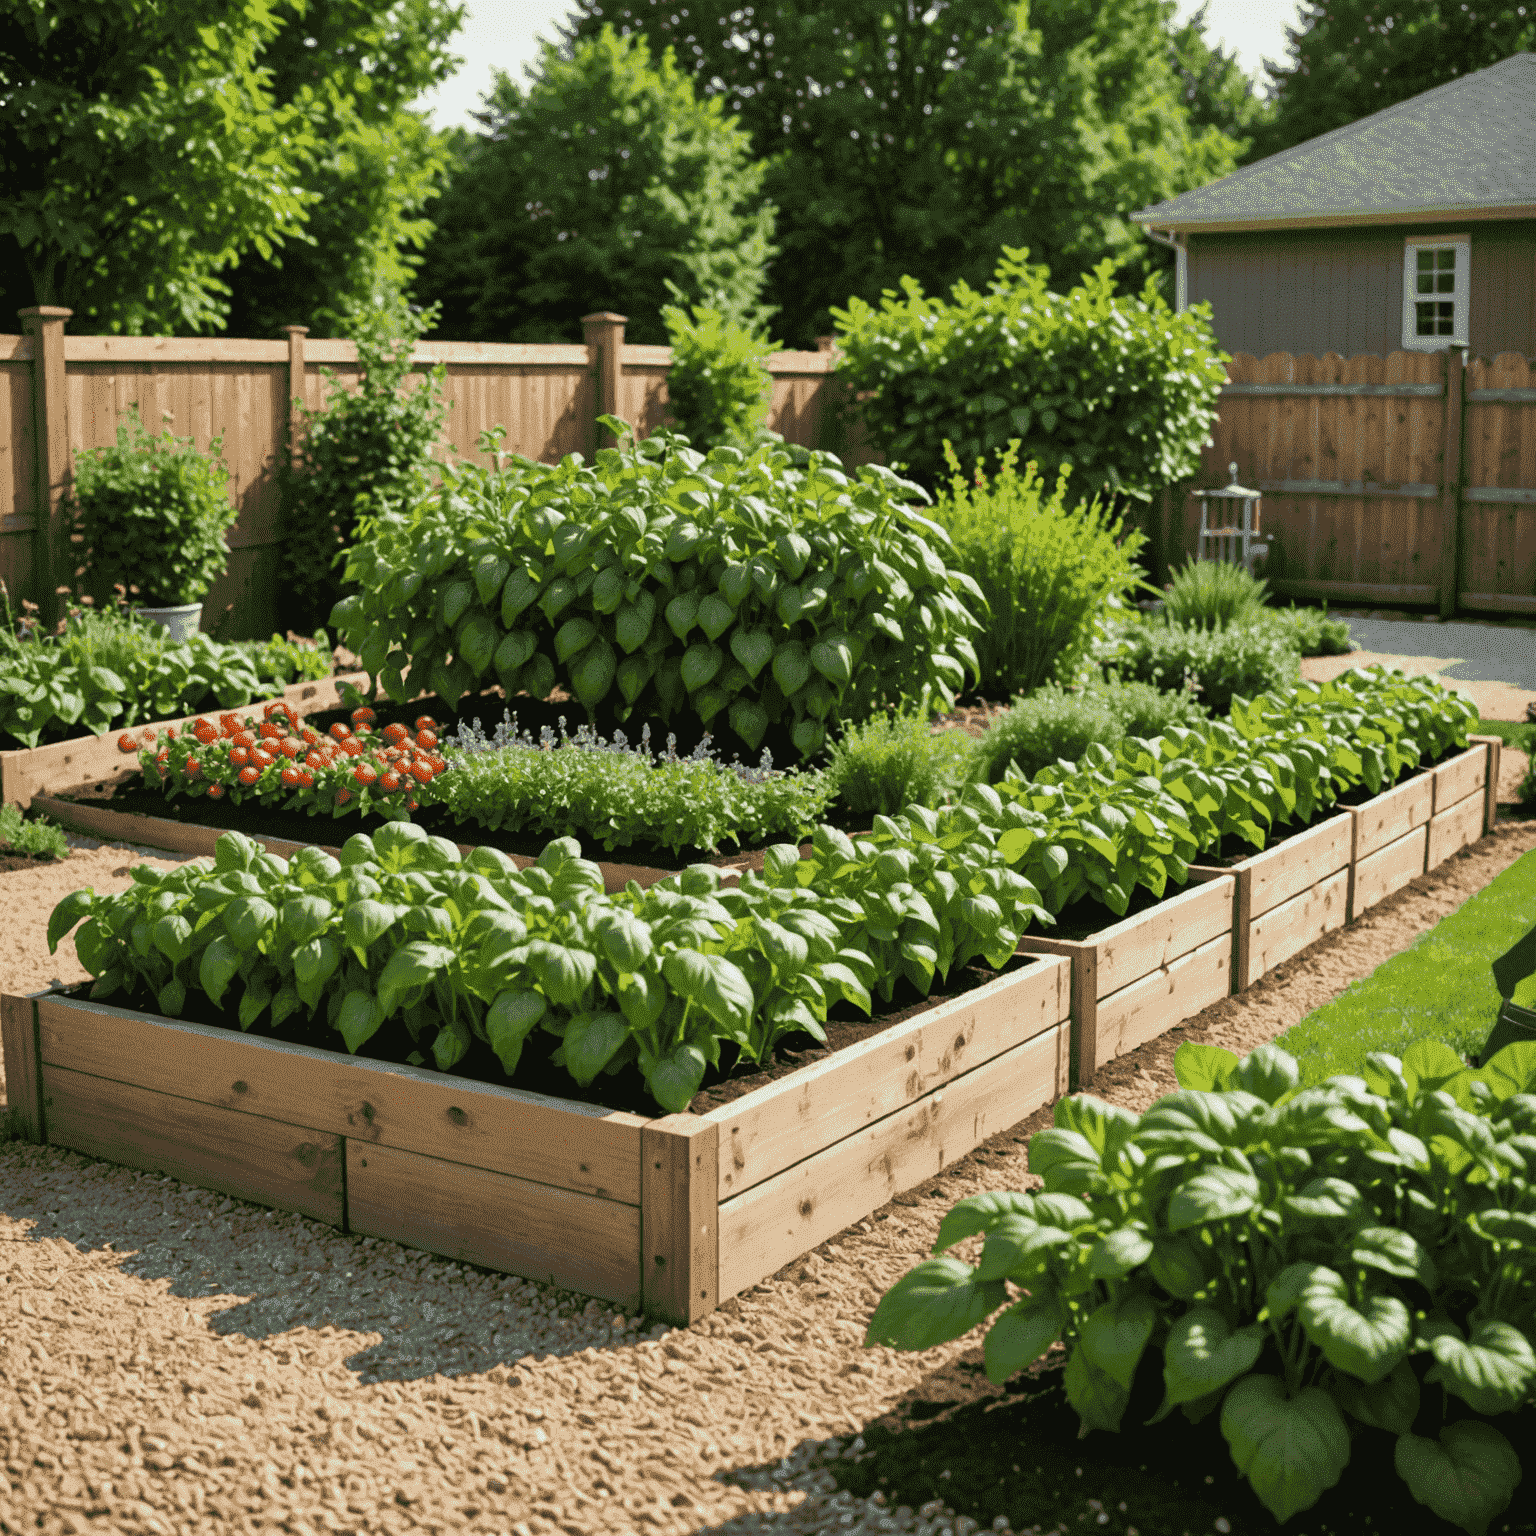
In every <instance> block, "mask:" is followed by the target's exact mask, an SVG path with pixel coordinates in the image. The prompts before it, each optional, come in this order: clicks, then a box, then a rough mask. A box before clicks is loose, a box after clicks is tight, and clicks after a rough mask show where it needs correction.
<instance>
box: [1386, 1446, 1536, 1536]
mask: <svg viewBox="0 0 1536 1536" xmlns="http://www.w3.org/2000/svg"><path fill="white" fill-rule="evenodd" d="M1392 1460H1393V1465H1394V1466H1396V1468H1397V1475H1398V1476H1399V1477H1401V1478H1402V1480H1403V1481H1404V1482H1405V1483H1407V1485H1408V1491H1409V1492H1410V1493H1411V1494H1412V1495H1413V1496H1414V1498H1415V1499H1417V1500H1418V1502H1419V1503H1420V1504H1422V1505H1424V1506H1425V1508H1427V1509H1431V1510H1433V1511H1434V1512H1435V1514H1437V1515H1439V1517H1440V1518H1441V1519H1442V1520H1445V1521H1448V1522H1449V1523H1450V1524H1451V1525H1458V1526H1460V1527H1461V1529H1462V1530H1464V1531H1466V1532H1467V1536H1484V1532H1486V1531H1487V1529H1488V1526H1489V1524H1490V1523H1491V1522H1492V1521H1493V1520H1494V1519H1495V1518H1496V1517H1497V1516H1498V1515H1500V1514H1502V1513H1503V1512H1504V1510H1505V1509H1506V1508H1508V1506H1509V1501H1510V1500H1511V1499H1512V1498H1513V1497H1514V1493H1515V1488H1516V1487H1517V1486H1518V1484H1519V1482H1520V1457H1519V1455H1518V1454H1517V1453H1516V1451H1515V1448H1514V1447H1513V1446H1512V1445H1511V1444H1510V1443H1509V1441H1508V1440H1506V1439H1505V1438H1504V1436H1503V1435H1501V1434H1500V1433H1499V1431H1498V1430H1496V1429H1495V1428H1494V1427H1493V1425H1492V1424H1484V1423H1483V1422H1482V1421H1481V1420H1478V1419H1458V1420H1457V1421H1456V1422H1455V1423H1454V1424H1447V1425H1446V1426H1445V1428H1444V1429H1442V1430H1441V1431H1440V1438H1439V1439H1438V1440H1428V1439H1425V1438H1424V1437H1423V1436H1422V1435H1410V1434H1404V1435H1402V1436H1400V1437H1399V1439H1398V1442H1397V1448H1396V1450H1395V1451H1394V1452H1393V1457H1392Z"/></svg>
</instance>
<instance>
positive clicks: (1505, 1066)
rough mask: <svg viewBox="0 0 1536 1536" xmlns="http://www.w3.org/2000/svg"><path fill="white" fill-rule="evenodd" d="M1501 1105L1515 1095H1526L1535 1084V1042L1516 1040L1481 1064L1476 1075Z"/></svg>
mask: <svg viewBox="0 0 1536 1536" xmlns="http://www.w3.org/2000/svg"><path fill="white" fill-rule="evenodd" d="M1477 1076H1478V1077H1480V1078H1481V1079H1482V1080H1483V1081H1484V1082H1485V1083H1487V1084H1488V1086H1489V1087H1490V1088H1491V1089H1492V1090H1493V1096H1494V1098H1495V1099H1496V1100H1497V1101H1498V1102H1500V1103H1503V1101H1504V1100H1505V1099H1508V1098H1511V1097H1513V1096H1514V1095H1515V1094H1517V1093H1528V1092H1529V1091H1530V1089H1531V1085H1532V1084H1533V1083H1536V1040H1516V1041H1514V1042H1513V1043H1512V1044H1510V1045H1506V1046H1505V1047H1504V1048H1503V1049H1502V1050H1500V1051H1499V1052H1498V1054H1497V1055H1495V1056H1493V1057H1492V1058H1491V1059H1490V1060H1488V1061H1486V1062H1484V1063H1483V1066H1482V1068H1481V1069H1480V1070H1479V1072H1478V1073H1477Z"/></svg>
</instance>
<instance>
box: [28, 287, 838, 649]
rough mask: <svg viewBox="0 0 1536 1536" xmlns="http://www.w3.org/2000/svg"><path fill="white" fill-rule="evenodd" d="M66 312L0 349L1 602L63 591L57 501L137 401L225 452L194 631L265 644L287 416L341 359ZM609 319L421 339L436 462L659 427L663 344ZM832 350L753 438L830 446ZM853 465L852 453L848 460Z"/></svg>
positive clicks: (293, 343)
mask: <svg viewBox="0 0 1536 1536" xmlns="http://www.w3.org/2000/svg"><path fill="white" fill-rule="evenodd" d="M69 316H70V311H69V310H67V309H54V308H36V309H26V310H23V311H22V312H21V318H22V326H23V332H24V334H22V335H20V336H0V580H3V581H4V582H5V585H6V588H7V589H8V591H9V593H10V596H11V602H12V604H13V605H15V604H17V603H18V602H19V600H20V599H22V598H27V599H30V600H31V601H33V602H36V603H38V604H40V605H41V606H42V608H43V610H44V612H45V613H47V614H50V615H51V614H52V613H54V612H55V611H56V606H55V598H54V594H55V590H56V589H57V588H59V587H62V586H70V585H72V584H73V582H74V573H75V565H76V561H75V557H74V554H73V552H72V548H71V545H70V542H69V530H68V528H67V527H66V525H65V513H64V503H65V498H66V493H67V491H68V489H69V484H70V478H71V471H72V466H73V463H74V456H75V455H76V454H77V453H79V452H81V451H82V450H83V449H88V448H95V447H98V446H101V445H104V444H108V443H111V442H113V441H114V440H115V437H116V432H117V426H118V422H119V419H120V417H121V413H122V412H123V410H124V409H125V408H126V407H127V406H128V405H129V404H131V403H135V402H136V403H137V404H138V407H139V413H140V415H141V416H142V418H143V420H144V423H145V425H146V427H148V428H149V429H150V430H151V431H158V430H159V429H160V426H161V423H162V421H165V422H167V424H168V425H169V426H170V427H171V430H172V431H174V432H175V433H176V434H177V435H178V436H182V437H191V438H192V439H193V440H194V441H195V442H196V444H197V446H198V447H199V448H202V449H206V448H207V447H208V445H209V443H210V442H211V441H212V439H214V438H216V437H219V438H222V439H223V454H224V462H225V463H226V464H227V465H228V467H229V471H230V495H231V497H232V498H233V500H234V503H235V505H236V506H237V507H238V508H239V511H240V516H239V520H238V521H237V522H236V524H235V526H234V527H233V528H232V529H231V530H230V533H229V547H230V562H229V568H228V570H227V571H226V572H225V573H224V575H223V576H222V577H220V579H219V580H218V581H217V582H216V583H215V584H214V587H213V590H212V591H211V592H210V593H209V594H208V598H207V600H206V603H205V605H204V621H203V622H204V628H206V629H210V630H216V631H217V633H218V634H219V635H220V637H221V638H224V639H238V638H242V637H247V636H259V635H265V634H270V633H271V632H272V630H273V629H274V628H276V627H278V625H279V621H280V618H281V601H280V599H281V592H280V587H281V575H282V551H281V548H280V536H281V535H280V522H279V513H280V506H279V486H278V481H277V474H276V471H277V467H278V465H279V463H280V462H281V461H282V458H283V456H284V455H286V454H287V453H288V452H289V451H290V443H291V436H290V429H291V425H292V423H291V420H290V414H291V405H292V402H293V401H294V400H300V401H302V402H303V403H304V404H305V405H306V406H307V407H309V408H310V409H311V410H315V409H319V408H320V407H321V406H323V405H324V403H325V400H326V398H327V395H328V392H329V389H330V387H331V386H330V383H329V380H328V379H327V377H326V375H325V374H324V373H323V372H322V371H321V370H322V369H329V370H331V371H332V372H333V373H334V374H335V375H336V376H337V378H338V379H339V381H340V383H341V384H342V385H343V386H346V385H348V384H349V383H355V381H356V378H357V374H358V364H357V349H356V348H355V347H354V346H353V344H352V343H351V342H347V341H320V340H312V339H310V338H309V337H308V336H307V335H306V332H305V328H304V327H303V326H290V327H288V328H287V339H286V340H284V341H238V340H226V339H223V338H210V337H196V338H179V337H160V336H70V335H68V334H67V333H66V330H65V322H66V321H67V320H68V319H69ZM624 325H625V317H624V316H623V315H616V314H608V313H603V314H595V315H588V316H586V317H585V318H584V319H583V321H582V326H583V329H584V332H585V342H584V344H583V345H581V346H517V345H498V344H492V343H486V342H454V341H450V342H422V343H419V344H418V345H417V347H416V349H415V353H414V355H413V358H412V362H413V365H414V367H415V369H416V370H417V372H418V373H419V374H420V375H423V376H424V375H425V373H426V371H427V370H428V369H430V368H432V367H434V366H436V365H437V364H439V363H441V364H443V365H444V367H445V369H446V380H445V385H444V393H445V395H446V398H447V399H448V401H449V403H450V409H449V411H448V413H447V418H446V420H445V423H444V435H443V438H442V441H441V444H440V452H442V453H447V452H449V451H451V452H453V453H456V454H458V455H460V456H462V457H464V458H466V459H473V460H476V461H477V462H485V457H484V455H481V454H480V453H479V452H478V450H477V447H476V444H477V442H478V439H479V436H480V433H481V432H482V431H483V430H485V429H486V428H489V427H495V426H502V427H505V428H506V437H505V438H504V439H503V441H502V448H503V449H504V450H508V451H511V452H515V453H520V454H524V455H525V456H527V457H528V458H531V459H542V460H544V461H546V462H550V463H553V462H556V461H557V460H559V459H560V458H561V457H562V456H563V455H565V454H567V453H572V452H579V453H585V454H590V453H591V452H592V451H593V448H594V446H595V445H596V432H597V428H596V417H597V416H598V415H600V414H601V415H614V416H619V417H621V418H623V419H624V420H625V421H628V422H630V423H631V424H632V425H634V426H635V427H636V428H637V429H638V430H639V431H641V432H642V433H644V432H646V431H649V430H650V429H652V428H653V427H656V426H658V425H659V424H660V423H661V421H662V420H663V418H664V417H665V415H666V407H667V390H666V376H667V370H668V368H669V367H670V366H671V360H672V353H671V348H669V347H636V346H630V345H628V344H627V343H626V342H625V340H624ZM834 362H835V359H834V357H833V354H832V352H831V351H830V343H828V344H827V350H823V351H819V352H778V353H775V354H774V355H773V356H772V357H770V358H769V359H768V371H769V372H770V373H771V374H772V375H773V400H772V404H771V407H770V412H769V418H768V419H769V425H770V426H771V427H773V429H774V430H775V431H777V432H782V433H783V434H784V436H785V438H786V439H787V440H788V441H790V442H792V443H799V444H803V445H804V446H806V447H819V446H828V445H829V444H827V443H825V442H824V440H823V439H824V435H825V433H826V430H827V429H829V428H830V416H829V413H828V409H827V407H828V402H829V390H830V388H831V384H832V369H833V367H834ZM854 457H855V458H858V457H859V456H858V455H854Z"/></svg>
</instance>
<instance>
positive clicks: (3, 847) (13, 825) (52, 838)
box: [0, 805, 69, 859]
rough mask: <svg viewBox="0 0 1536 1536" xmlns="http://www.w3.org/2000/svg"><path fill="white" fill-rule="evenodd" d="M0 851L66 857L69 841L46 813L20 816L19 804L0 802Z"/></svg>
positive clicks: (31, 855)
mask: <svg viewBox="0 0 1536 1536" xmlns="http://www.w3.org/2000/svg"><path fill="white" fill-rule="evenodd" d="M0 853H20V854H25V855H26V856H27V857H28V858H34V859H35V858H39V857H41V856H43V855H46V856H47V857H48V858H50V859H67V858H68V857H69V843H68V841H67V839H66V838H65V836H64V834H63V832H61V831H60V830H59V828H57V827H56V826H54V825H53V823H52V822H50V821H48V820H47V819H46V818H45V817H42V816H30V817H25V818H23V816H22V814H21V807H20V806H19V805H0Z"/></svg>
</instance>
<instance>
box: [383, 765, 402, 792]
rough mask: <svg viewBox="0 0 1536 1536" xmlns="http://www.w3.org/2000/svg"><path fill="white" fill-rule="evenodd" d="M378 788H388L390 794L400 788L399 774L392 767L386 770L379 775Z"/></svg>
mask: <svg viewBox="0 0 1536 1536" xmlns="http://www.w3.org/2000/svg"><path fill="white" fill-rule="evenodd" d="M379 788H380V789H385V790H388V791H389V793H390V794H394V792H395V791H396V790H397V789H399V788H400V775H399V774H398V773H396V772H395V770H394V769H393V768H390V769H388V770H386V771H385V772H384V773H383V774H381V775H380V777H379Z"/></svg>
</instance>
